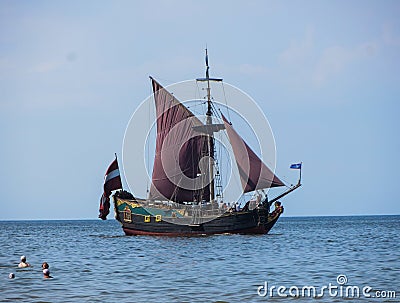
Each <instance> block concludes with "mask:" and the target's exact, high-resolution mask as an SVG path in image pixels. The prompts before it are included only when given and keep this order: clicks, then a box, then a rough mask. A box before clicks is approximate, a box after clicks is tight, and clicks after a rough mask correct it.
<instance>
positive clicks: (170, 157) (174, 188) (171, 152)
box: [149, 78, 210, 202]
mask: <svg viewBox="0 0 400 303" xmlns="http://www.w3.org/2000/svg"><path fill="white" fill-rule="evenodd" d="M151 80H152V85H153V92H154V101H155V106H156V115H157V137H156V152H155V158H154V166H153V174H152V184H151V187H150V194H149V198H150V199H153V200H172V201H175V202H184V201H202V200H207V201H209V200H210V190H209V186H208V184H209V181H208V179H209V178H208V177H207V174H205V173H204V170H203V169H202V168H204V166H202V164H205V162H206V161H201V159H202V158H203V157H204V155H209V154H210V153H209V152H208V147H207V142H208V141H207V139H208V138H207V136H206V135H204V134H201V133H199V132H196V131H195V130H194V127H199V126H203V125H204V124H203V123H202V122H201V121H200V120H199V119H198V118H196V117H195V116H194V114H193V113H192V112H191V111H190V110H189V109H187V108H186V107H185V106H184V105H183V104H182V103H180V102H179V101H178V100H177V99H176V98H175V97H174V96H173V95H172V94H171V93H169V92H168V91H167V90H166V89H165V88H163V87H162V86H161V85H160V84H159V83H158V82H157V81H155V80H154V79H153V78H151ZM201 172H203V173H201Z"/></svg>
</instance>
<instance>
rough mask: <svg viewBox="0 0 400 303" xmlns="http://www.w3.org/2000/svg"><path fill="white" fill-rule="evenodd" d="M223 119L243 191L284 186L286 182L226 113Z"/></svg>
mask: <svg viewBox="0 0 400 303" xmlns="http://www.w3.org/2000/svg"><path fill="white" fill-rule="evenodd" d="M222 119H223V120H224V124H225V128H226V131H227V133H228V137H229V141H230V143H231V145H232V149H233V154H234V155H235V159H236V164H237V166H238V169H239V175H240V181H241V182H242V187H243V192H245V193H247V192H250V191H253V190H256V189H263V188H270V187H278V186H284V185H285V184H284V183H283V182H282V181H281V180H279V178H278V177H277V176H275V174H274V173H273V172H272V171H271V170H270V169H269V168H268V167H267V166H266V165H265V164H264V162H262V161H261V159H260V158H259V157H258V156H257V155H256V154H255V153H254V151H253V150H252V149H251V148H250V147H249V146H248V145H247V143H246V142H245V141H244V140H243V139H242V138H241V137H240V136H239V134H238V133H237V132H236V131H235V130H234V129H233V127H232V125H231V124H230V123H229V122H228V121H227V120H226V118H225V117H224V115H222Z"/></svg>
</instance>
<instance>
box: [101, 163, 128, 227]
mask: <svg viewBox="0 0 400 303" xmlns="http://www.w3.org/2000/svg"><path fill="white" fill-rule="evenodd" d="M121 188H122V182H121V176H120V174H119V168H118V161H117V159H115V160H114V161H113V162H112V163H111V164H110V166H109V167H108V169H107V171H106V174H105V176H104V186H103V189H104V190H103V194H102V196H101V198H100V208H99V212H100V214H99V218H100V219H102V220H106V219H107V215H108V214H109V213H110V195H111V192H112V191H113V190H117V189H121Z"/></svg>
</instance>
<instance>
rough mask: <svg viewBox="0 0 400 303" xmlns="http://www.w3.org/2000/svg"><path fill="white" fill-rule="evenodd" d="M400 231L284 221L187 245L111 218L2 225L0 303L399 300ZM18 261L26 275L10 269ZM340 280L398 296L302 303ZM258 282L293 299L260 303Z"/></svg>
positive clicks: (391, 222)
mask: <svg viewBox="0 0 400 303" xmlns="http://www.w3.org/2000/svg"><path fill="white" fill-rule="evenodd" d="M399 233H400V216H366V217H307V218H281V219H280V221H279V222H278V224H277V225H276V226H275V227H274V228H273V230H272V231H271V234H269V235H263V236H244V235H219V236H207V237H192V238H184V237H176V238H168V237H147V236H138V237H127V236H124V235H123V233H122V230H121V228H120V226H119V223H118V222H116V221H115V220H109V221H106V222H103V221H100V220H88V221H16V222H11V221H3V222H0V243H1V246H0V302H80V303H81V302H119V303H124V302H267V301H273V302H286V301H292V300H295V301H294V302H310V301H312V300H318V301H319V302H358V301H360V302H375V301H376V302H400V241H399ZM21 255H26V256H27V259H28V262H30V263H31V264H32V265H33V267H32V268H29V269H18V268H17V264H18V262H19V257H20V256H21ZM43 261H47V262H48V263H49V264H50V270H51V274H52V276H53V277H54V279H48V280H44V279H42V274H41V269H40V266H41V263H42V262H43ZM10 272H14V273H15V275H16V278H15V279H12V280H11V279H8V274H9V273H10ZM338 275H346V278H347V284H344V285H345V286H349V285H351V286H358V287H359V288H360V289H362V287H364V286H370V287H371V288H372V290H371V291H370V292H369V294H372V295H374V294H375V291H377V290H378V291H395V292H396V295H397V297H396V298H395V299H388V298H386V299H372V298H364V297H363V296H362V295H361V298H358V299H349V298H347V299H346V298H344V297H339V296H336V297H333V296H329V293H328V291H325V292H324V296H323V298H320V299H310V298H308V297H303V296H301V288H302V287H303V286H307V285H308V286H314V287H316V288H317V291H318V292H319V291H320V289H321V288H322V287H323V286H325V285H326V286H328V285H329V283H331V284H332V285H336V286H339V285H340V284H338V282H337V276H338ZM265 282H267V283H268V288H270V287H271V286H276V288H277V287H279V286H285V287H287V289H289V288H290V287H292V286H295V287H298V288H299V289H300V296H298V297H296V298H291V297H290V298H283V297H279V296H278V295H277V293H276V290H275V292H273V297H271V296H270V292H269V293H268V294H267V295H266V296H265V297H261V296H259V295H258V294H257V289H258V287H260V286H262V285H265ZM263 289H264V288H261V289H260V292H261V294H262V291H263ZM338 290H339V288H338ZM295 291H296V289H295V288H293V289H292V293H293V294H295ZM284 293H286V294H288V295H289V292H288V290H286V292H284Z"/></svg>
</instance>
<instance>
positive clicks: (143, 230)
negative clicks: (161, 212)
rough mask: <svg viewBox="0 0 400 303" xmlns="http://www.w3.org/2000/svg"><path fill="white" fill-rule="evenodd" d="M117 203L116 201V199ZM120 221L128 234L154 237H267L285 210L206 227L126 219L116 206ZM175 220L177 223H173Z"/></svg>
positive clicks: (236, 216)
mask: <svg viewBox="0 0 400 303" xmlns="http://www.w3.org/2000/svg"><path fill="white" fill-rule="evenodd" d="M114 202H116V201H115V200H114ZM115 211H116V219H117V220H118V221H119V222H120V223H121V225H122V228H123V230H124V232H125V234H126V235H129V236H131V235H151V236H197V235H214V234H225V233H227V234H266V233H268V232H269V231H270V230H271V228H272V227H273V226H274V225H275V223H276V222H277V221H278V219H279V217H280V215H281V213H282V212H283V208H282V209H281V210H280V211H278V212H275V214H274V215H272V216H271V215H268V212H267V211H266V210H265V209H264V208H256V209H254V210H251V211H246V212H232V213H225V214H223V215H222V216H219V217H216V218H214V219H212V220H210V221H207V222H204V223H202V224H193V225H191V224H175V223H173V222H171V219H169V220H168V221H166V220H163V219H158V220H157V218H156V216H147V221H146V220H144V216H143V215H140V214H134V213H132V214H131V215H130V216H129V220H128V221H127V220H126V217H125V216H124V212H123V211H119V210H118V208H117V207H115ZM172 221H173V220H172Z"/></svg>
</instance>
